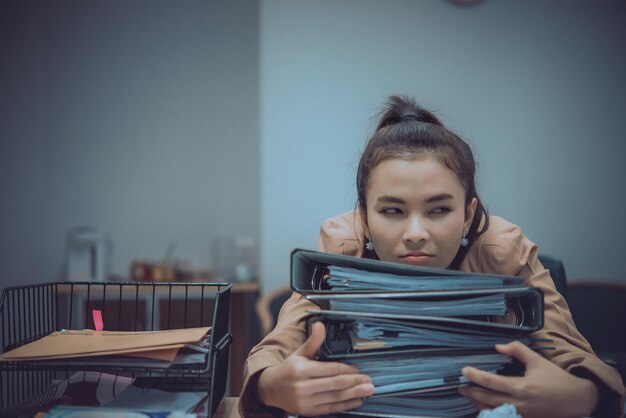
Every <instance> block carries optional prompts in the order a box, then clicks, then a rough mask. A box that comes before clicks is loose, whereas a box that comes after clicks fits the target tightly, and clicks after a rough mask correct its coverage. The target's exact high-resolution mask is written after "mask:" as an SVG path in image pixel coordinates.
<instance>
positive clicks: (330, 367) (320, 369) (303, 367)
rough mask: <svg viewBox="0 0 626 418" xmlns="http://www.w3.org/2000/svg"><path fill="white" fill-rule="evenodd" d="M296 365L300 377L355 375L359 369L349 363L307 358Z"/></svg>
mask: <svg viewBox="0 0 626 418" xmlns="http://www.w3.org/2000/svg"><path fill="white" fill-rule="evenodd" d="M295 367H296V373H297V375H298V378H300V379H304V378H310V377H331V376H339V375H355V374H357V373H358V372H359V371H358V370H357V369H356V368H355V367H353V366H349V365H347V364H343V363H337V362H332V363H330V362H328V363H327V362H323V361H313V360H306V361H303V362H300V363H299V364H298V365H296V366H295Z"/></svg>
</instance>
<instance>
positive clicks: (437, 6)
mask: <svg viewBox="0 0 626 418" xmlns="http://www.w3.org/2000/svg"><path fill="white" fill-rule="evenodd" d="M625 12H626V4H625V3H624V2H623V1H608V0H605V1H599V2H589V1H580V0H575V1H568V0H550V1H543V0H531V1H523V2H520V1H509V0H505V1H492V0H485V1H482V2H479V3H478V4H477V5H476V6H473V7H460V6H457V5H455V4H453V2H452V1H442V0H426V1H412V0H406V1H388V2H382V1H376V0H353V1H346V0H344V1H317V2H292V1H289V0H284V1H280V0H272V1H263V2H261V19H260V22H261V32H260V45H261V46H260V59H261V64H260V74H261V85H260V88H261V90H260V91H261V95H260V97H261V105H260V111H261V185H262V192H261V208H262V217H261V236H262V237H263V238H262V239H263V241H262V246H261V262H262V277H263V278H264V280H265V282H264V285H265V286H266V287H275V286H278V285H280V284H283V283H286V281H287V280H288V277H289V276H288V274H289V267H288V258H287V254H288V253H289V251H290V250H291V249H292V248H294V247H307V248H309V247H315V245H316V240H317V235H318V231H319V224H320V221H321V220H323V219H324V218H327V217H330V216H334V215H336V214H338V213H341V212H343V211H347V210H350V209H353V208H354V204H355V201H356V194H355V192H354V189H355V186H354V176H355V172H356V167H357V164H358V156H359V153H360V151H361V150H362V148H363V147H364V143H365V140H366V139H367V137H368V134H370V133H371V132H372V129H373V123H374V119H373V117H374V116H375V114H376V113H377V111H378V110H379V109H380V106H381V104H382V103H383V101H384V100H385V98H386V97H387V96H388V95H389V94H392V93H406V94H410V95H413V96H415V97H416V98H417V99H418V100H419V101H420V102H421V103H422V104H423V105H425V106H426V107H427V108H430V109H432V110H434V111H435V112H436V113H437V114H438V115H439V116H440V117H441V118H442V119H443V121H444V123H447V124H448V125H449V127H451V128H453V129H454V130H456V132H458V133H459V134H461V135H462V136H464V137H465V138H466V139H467V140H468V141H469V143H470V144H471V145H472V146H473V149H474V151H475V155H476V157H477V159H478V163H479V167H478V170H479V171H478V179H477V181H478V187H479V193H481V195H482V197H483V199H484V200H485V202H486V204H487V207H488V209H489V210H490V211H491V213H493V214H498V215H500V216H503V217H505V218H507V219H509V220H510V221H512V222H514V223H517V224H519V225H521V226H522V228H523V229H524V231H525V232H526V234H527V235H528V236H529V237H530V238H531V239H532V240H533V241H535V242H536V243H538V244H539V248H540V250H541V251H542V252H545V253H550V254H555V255H558V256H560V257H561V258H562V259H563V261H564V263H565V268H566V270H567V272H568V275H569V277H570V278H572V280H575V279H580V278H611V279H615V280H621V281H626V275H624V273H623V271H624V268H623V265H622V262H621V258H622V257H623V254H625V253H626V240H624V238H623V237H624V236H625V235H626V216H625V215H624V213H623V212H624V208H625V207H626V191H625V188H624V186H623V179H625V178H626V127H625V125H624V124H623V116H622V114H623V112H624V110H625V109H626V48H624V45H625V41H626V24H625V23H626V13H625Z"/></svg>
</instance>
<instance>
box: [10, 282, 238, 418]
mask: <svg viewBox="0 0 626 418" xmlns="http://www.w3.org/2000/svg"><path fill="white" fill-rule="evenodd" d="M231 288H232V284H228V283H144V282H136V283H135V282H126V283H114V282H109V283H106V282H58V283H42V284H35V285H28V286H18V287H10V288H6V289H4V291H3V293H2V298H1V299H0V328H1V331H0V343H1V348H2V352H3V353H6V352H8V351H10V350H13V349H15V348H17V347H20V346H22V345H24V344H28V343H30V342H33V341H35V340H38V339H40V338H43V337H45V336H47V335H49V334H50V333H52V332H54V331H61V330H80V329H95V328H96V327H95V325H96V324H95V323H94V316H93V315H92V313H93V312H94V310H97V311H100V313H101V316H102V322H103V324H104V329H105V330H107V331H159V330H170V329H180V328H196V327H211V331H210V337H209V339H208V347H207V348H208V349H207V350H205V353H204V354H202V356H203V357H202V361H196V362H194V363H193V364H166V365H163V364H158V363H157V364H156V365H154V364H151V363H147V364H146V362H129V363H124V364H122V365H120V364H113V363H107V362H106V361H104V362H98V361H94V362H93V363H88V364H85V362H78V363H76V362H72V361H65V362H64V361H58V362H44V363H42V362H41V361H39V362H33V361H30V362H25V361H19V362H17V361H9V362H0V416H3V417H4V416H20V415H21V411H20V410H21V407H22V406H24V405H27V404H28V403H29V400H31V399H32V398H33V397H37V395H40V396H41V394H42V393H44V392H45V391H46V390H49V388H50V385H51V383H52V382H56V381H59V380H63V379H66V380H67V379H68V378H69V377H70V376H72V375H74V374H76V373H78V372H81V371H83V372H84V371H89V372H101V373H107V374H110V375H115V376H125V377H131V378H133V379H134V383H133V384H134V385H138V386H141V387H144V388H155V389H160V390H167V391H180V392H182V391H185V392H204V393H205V394H206V401H205V406H206V410H207V411H210V415H212V414H213V413H214V412H215V410H216V409H217V407H218V405H219V403H220V401H221V399H222V397H223V396H224V393H225V389H226V381H227V375H228V357H229V348H230V343H231V340H232V335H231V334H230V322H229V318H230V291H231ZM196 358H197V356H196ZM31 406H32V402H31Z"/></svg>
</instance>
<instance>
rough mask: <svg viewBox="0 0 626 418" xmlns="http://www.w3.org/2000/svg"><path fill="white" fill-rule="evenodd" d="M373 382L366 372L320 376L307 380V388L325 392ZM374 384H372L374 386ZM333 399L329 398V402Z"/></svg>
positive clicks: (314, 391)
mask: <svg viewBox="0 0 626 418" xmlns="http://www.w3.org/2000/svg"><path fill="white" fill-rule="evenodd" d="M363 384H370V385H371V384H372V380H371V379H370V377H369V376H367V375H365V374H343V375H338V376H332V377H320V378H317V379H310V380H309V381H307V382H306V390H307V391H308V393H311V394H316V393H324V392H333V391H342V390H345V389H350V388H353V387H355V386H358V385H363ZM373 387H374V386H373V385H372V388H373ZM345 399H346V398H344V399H336V401H340V400H341V401H342V400H345ZM330 401H332V399H331V400H329V401H327V402H330Z"/></svg>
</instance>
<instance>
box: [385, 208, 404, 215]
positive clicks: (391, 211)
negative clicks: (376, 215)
mask: <svg viewBox="0 0 626 418" xmlns="http://www.w3.org/2000/svg"><path fill="white" fill-rule="evenodd" d="M380 213H382V214H384V215H398V214H400V213H402V211H401V210H400V209H399V208H384V209H381V211H380Z"/></svg>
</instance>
